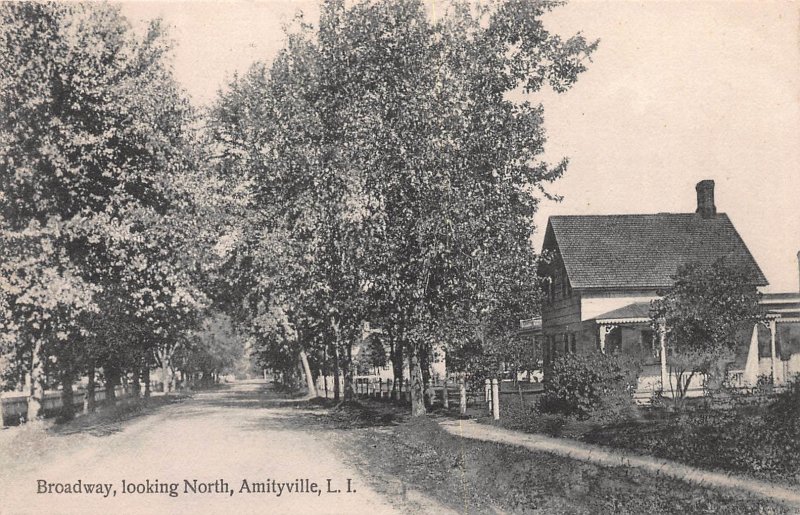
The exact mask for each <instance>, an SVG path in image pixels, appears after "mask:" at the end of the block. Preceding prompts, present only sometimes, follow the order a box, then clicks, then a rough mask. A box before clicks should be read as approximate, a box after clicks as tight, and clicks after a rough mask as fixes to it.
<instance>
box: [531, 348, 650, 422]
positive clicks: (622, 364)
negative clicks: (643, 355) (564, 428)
mask: <svg viewBox="0 0 800 515" xmlns="http://www.w3.org/2000/svg"><path fill="white" fill-rule="evenodd" d="M639 371H640V367H639V365H638V363H636V362H635V361H634V360H632V359H630V358H627V357H618V356H610V355H607V354H599V353H592V354H566V355H564V356H559V357H558V358H557V359H556V360H555V362H554V363H553V366H552V368H551V370H550V373H549V375H548V378H547V380H546V381H545V385H544V394H543V396H542V398H541V400H540V401H539V408H540V409H541V410H542V411H545V412H550V413H562V414H564V415H572V416H575V417H578V418H581V419H587V418H596V419H601V420H618V419H620V418H626V417H630V416H632V415H633V414H634V413H635V411H636V408H635V405H634V402H633V393H634V392H635V391H636V385H637V380H638V377H639Z"/></svg>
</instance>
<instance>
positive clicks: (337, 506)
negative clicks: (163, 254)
mask: <svg viewBox="0 0 800 515" xmlns="http://www.w3.org/2000/svg"><path fill="white" fill-rule="evenodd" d="M286 402H287V401H286V400H285V399H281V398H280V396H279V395H277V394H274V393H273V392H271V391H270V390H269V389H268V388H267V386H266V385H264V384H258V383H243V384H237V385H235V386H233V387H231V388H228V389H225V390H221V391H215V392H210V393H199V394H196V395H194V396H193V397H192V398H191V399H188V400H186V401H184V402H181V403H176V404H171V405H168V406H165V407H163V408H162V409H160V410H158V411H156V412H155V413H152V414H150V415H146V416H144V417H141V418H137V419H134V420H132V421H129V422H127V423H125V424H123V425H122V426H121V427H120V428H119V429H120V430H117V431H111V432H108V434H104V435H103V436H91V435H88V434H79V435H74V436H57V437H54V438H56V439H58V438H67V439H69V438H75V439H76V441H75V442H74V443H73V444H70V445H66V446H59V448H57V449H54V450H53V451H52V452H48V453H46V454H45V459H39V460H35V461H36V464H34V465H31V464H25V463H11V464H10V467H6V466H5V465H4V464H9V458H8V456H3V455H2V454H0V467H2V468H3V469H5V470H6V473H5V474H3V473H0V514H4V515H5V514H18V513H19V514H22V513H36V514H42V513H70V514H71V513H81V514H86V513H91V514H93V513H103V514H105V513H145V514H149V513H232V514H245V513H302V514H306V513H308V514H312V513H313V514H325V513H368V514H370V515H377V514H382V513H393V512H394V508H393V507H392V505H391V504H389V502H388V500H387V499H385V498H382V497H381V495H379V494H378V493H377V492H376V491H375V490H374V489H372V488H370V486H369V484H368V482H367V481H366V479H365V478H364V477H363V476H361V475H360V473H359V472H358V471H357V470H354V469H353V467H352V466H350V465H347V464H346V463H345V462H344V460H343V459H342V458H343V456H342V455H341V454H340V452H339V451H337V450H336V448H335V446H334V445H333V443H332V438H334V435H333V434H332V433H330V432H327V433H326V432H324V431H314V430H309V429H308V428H305V427H303V418H302V417H299V418H298V417H297V414H298V411H299V410H298V408H297V407H292V406H291V405H289V404H286ZM19 430H20V428H17V429H10V430H8V431H19ZM62 447H63V448H62ZM0 452H2V451H1V450H0ZM15 459H17V461H19V458H15ZM8 470H12V471H13V473H8ZM348 479H349V480H350V483H349V484H350V489H351V492H350V493H348V492H347V486H348ZM40 480H42V481H43V482H44V483H42V482H40ZM195 480H197V485H198V486H197V493H194V492H192V491H191V488H187V483H186V482H187V481H188V484H191V485H194V484H195V483H194V481H195ZM273 480H274V481H275V484H273V483H272V481H273ZM296 480H300V483H302V485H300V487H301V488H300V489H301V490H305V489H306V488H308V487H310V486H311V483H317V485H318V488H319V490H320V491H319V493H315V492H309V493H305V492H292V493H288V492H287V491H286V489H287V488H288V484H289V483H291V484H294V485H295V486H294V487H293V488H294V489H295V490H296V489H297V488H298V483H297V482H296ZM328 480H331V481H330V488H329V483H328ZM79 481H80V482H81V486H80V489H81V490H82V491H83V492H82V493H55V490H65V489H67V488H69V489H73V490H74V489H76V488H75V485H76V483H78V482H79ZM123 481H125V484H126V485H131V484H133V485H143V486H138V488H139V489H141V490H143V492H142V493H126V492H124V491H123ZM148 481H149V484H150V491H149V493H148V491H147V482H148ZM243 481H247V482H248V487H249V489H250V490H251V492H250V493H248V492H247V488H243V487H242V485H243ZM97 483H100V484H103V485H109V486H103V487H102V488H103V493H101V494H99V495H98V494H97V493H91V494H88V493H85V490H86V485H87V484H89V485H93V484H97ZM171 483H175V484H177V488H176V490H175V491H176V493H177V495H176V496H171V495H170V494H169V493H168V492H163V491H161V492H159V491H157V490H159V487H157V486H156V484H159V485H162V486H161V487H160V488H161V489H164V488H165V487H166V488H169V484H171ZM201 483H202V484H205V485H207V486H200V484H201ZM279 483H283V484H284V491H283V492H282V493H281V494H280V495H277V493H276V492H274V491H273V492H270V493H266V492H258V491H257V490H258V489H259V488H263V489H266V488H267V487H269V488H270V489H271V490H273V489H274V488H276V487H277V488H280V486H279V485H278V484H279ZM42 484H46V485H47V486H44V487H42V488H44V489H49V490H50V493H37V492H38V491H39V488H40V485H42ZM51 484H52V485H51ZM225 484H227V487H226V486H225ZM56 485H61V486H60V487H59V486H56ZM67 485H70V486H69V487H67ZM128 488H131V487H130V486H128ZM133 488H137V486H134V487H133ZM204 489H205V490H210V491H209V492H208V493H200V492H201V491H202V490H204ZM154 490H156V491H154ZM328 490H339V492H338V493H334V492H330V493H329V492H328ZM105 492H109V493H108V496H107V497H104V495H105Z"/></svg>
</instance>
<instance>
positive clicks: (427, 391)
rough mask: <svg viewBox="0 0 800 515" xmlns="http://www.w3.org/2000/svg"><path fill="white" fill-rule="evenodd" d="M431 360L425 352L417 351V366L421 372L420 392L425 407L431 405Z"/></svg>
mask: <svg viewBox="0 0 800 515" xmlns="http://www.w3.org/2000/svg"><path fill="white" fill-rule="evenodd" d="M430 362H431V360H430V356H429V354H428V352H427V350H420V351H419V366H420V369H421V370H422V392H423V400H424V402H425V406H432V405H433V400H434V399H433V396H432V395H431V363H430Z"/></svg>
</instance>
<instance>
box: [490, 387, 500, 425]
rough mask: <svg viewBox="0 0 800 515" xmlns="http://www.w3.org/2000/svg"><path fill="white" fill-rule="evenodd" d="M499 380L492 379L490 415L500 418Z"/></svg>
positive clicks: (496, 418)
mask: <svg viewBox="0 0 800 515" xmlns="http://www.w3.org/2000/svg"><path fill="white" fill-rule="evenodd" d="M499 383H500V382H499V381H498V380H497V379H492V416H493V417H494V419H495V420H500V384H499Z"/></svg>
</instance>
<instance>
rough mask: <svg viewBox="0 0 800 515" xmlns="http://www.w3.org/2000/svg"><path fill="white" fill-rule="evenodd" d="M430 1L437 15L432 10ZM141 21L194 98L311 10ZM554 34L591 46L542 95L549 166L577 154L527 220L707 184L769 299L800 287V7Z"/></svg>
mask: <svg viewBox="0 0 800 515" xmlns="http://www.w3.org/2000/svg"><path fill="white" fill-rule="evenodd" d="M429 1H431V9H432V10H435V7H436V6H435V4H434V3H433V0H429ZM122 9H123V12H124V13H125V14H126V15H127V16H128V17H129V18H130V19H131V21H132V22H134V24H141V23H142V22H143V20H147V19H150V18H154V17H161V18H163V19H164V21H165V22H166V24H167V25H168V26H169V27H170V28H171V31H170V34H171V36H172V37H173V39H174V40H175V42H176V45H177V46H176V50H175V63H174V65H175V73H176V76H177V79H178V80H179V81H180V82H181V83H182V84H183V85H184V87H185V88H186V89H187V91H188V92H189V94H190V95H191V97H192V98H193V100H194V101H195V103H196V104H198V105H204V104H208V103H209V102H211V101H212V100H213V99H214V97H215V95H216V93H217V91H218V90H219V88H220V87H222V86H223V85H224V84H226V82H227V81H229V79H230V78H231V77H232V75H233V73H235V72H237V71H238V72H242V71H244V70H246V69H247V67H248V66H249V65H250V64H251V63H252V62H254V61H256V60H263V61H267V62H269V61H270V60H271V59H272V57H274V55H275V54H276V53H277V52H278V50H279V49H280V47H281V45H282V42H283V32H282V27H283V25H284V24H286V23H289V22H291V21H292V19H293V18H294V16H295V15H296V14H297V13H298V12H299V11H302V12H303V16H304V18H305V19H306V20H307V21H310V22H312V23H316V21H317V18H318V12H319V11H318V7H317V3H316V2H315V1H307V0H264V1H253V0H251V1H241V0H231V1H220V2H196V1H193V2H158V1H148V2H126V3H124V4H123V7H122ZM545 22H546V25H547V27H548V29H550V30H551V31H554V32H557V33H559V34H562V35H564V36H569V35H572V34H574V33H576V32H578V31H581V32H582V33H583V34H584V35H585V36H586V37H587V38H588V39H599V40H600V45H599V47H598V50H597V52H595V54H594V55H593V56H592V62H591V63H589V65H588V68H589V69H588V71H587V72H586V73H584V74H583V75H582V76H581V77H580V79H579V80H578V82H577V83H576V84H575V86H574V87H573V88H572V89H571V90H570V91H569V92H567V93H565V94H561V95H557V94H555V93H552V92H543V93H541V94H539V95H538V96H537V98H536V100H538V101H541V102H542V103H543V104H544V106H545V124H546V129H547V134H548V142H547V145H546V157H547V159H549V160H552V161H557V160H559V159H560V158H561V157H568V158H569V159H570V166H569V169H568V171H567V173H566V174H565V176H564V177H563V178H562V179H560V180H559V181H558V182H557V183H555V184H554V185H553V186H552V187H551V191H552V192H554V193H557V194H559V195H561V196H562V197H563V200H562V201H561V202H559V203H554V202H549V201H546V202H543V204H542V205H541V209H540V212H539V213H538V214H537V217H536V224H537V227H538V228H539V230H538V232H537V237H536V239H535V245H536V246H537V248H539V247H541V241H542V238H543V233H544V228H545V226H546V223H547V217H548V216H551V215H566V214H615V213H659V212H693V211H694V210H695V207H696V193H695V189H694V186H695V184H696V183H697V182H699V181H700V180H703V179H713V180H714V181H715V183H716V195H715V196H716V205H717V210H718V212H723V213H727V214H728V216H729V217H730V218H731V220H732V221H733V223H734V225H735V226H736V228H737V229H738V231H739V233H740V235H741V236H742V238H743V239H744V241H745V243H746V244H747V245H748V247H749V248H750V250H751V252H752V253H753V255H754V257H755V259H756V261H757V262H758V263H759V265H760V266H761V268H762V270H763V271H764V273H765V275H766V276H767V279H768V280H769V282H770V286H769V287H767V289H766V291H772V292H778V291H797V290H798V281H799V279H798V258H797V253H798V251H800V0H795V1H794V2H768V1H744V2H733V1H720V0H716V1H713V2H703V1H692V2H677V1H647V2H634V1H622V0H614V1H586V0H582V1H577V0H575V1H573V2H571V3H569V4H568V5H565V6H562V7H559V8H557V9H556V10H554V11H553V12H552V13H549V14H548V15H547V18H546V20H545Z"/></svg>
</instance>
